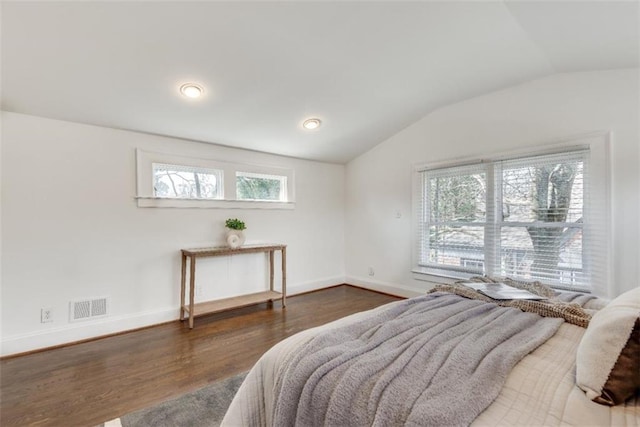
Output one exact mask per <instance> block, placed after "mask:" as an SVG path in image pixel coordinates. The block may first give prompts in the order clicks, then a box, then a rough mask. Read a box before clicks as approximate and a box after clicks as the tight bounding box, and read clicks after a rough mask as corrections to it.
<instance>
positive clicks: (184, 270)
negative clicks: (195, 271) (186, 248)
mask: <svg viewBox="0 0 640 427" xmlns="http://www.w3.org/2000/svg"><path fill="white" fill-rule="evenodd" d="M186 276H187V256H186V255H185V254H182V272H181V279H180V321H183V320H184V314H185V313H184V297H185V295H184V294H185V290H186V289H185V288H186V287H187V286H186V285H187V283H186Z"/></svg>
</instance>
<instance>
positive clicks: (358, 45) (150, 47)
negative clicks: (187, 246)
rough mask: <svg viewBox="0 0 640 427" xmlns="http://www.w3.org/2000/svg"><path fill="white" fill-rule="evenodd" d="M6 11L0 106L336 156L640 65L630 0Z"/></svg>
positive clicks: (32, 5) (82, 6) (48, 4)
mask: <svg viewBox="0 0 640 427" xmlns="http://www.w3.org/2000/svg"><path fill="white" fill-rule="evenodd" d="M1 7H2V9H1V14H2V16H1V19H2V21H1V28H0V31H1V35H2V63H1V66H2V109H3V110H7V111H13V112H19V113H25V114H32V115H37V116H43V117H50V118H55V119H62V120H69V121H74V122H80V123H88V124H95V125H101V126H107V127H113V128H119V129H129V130H135V131H142V132H148V133H153V134H160V135H167V136H173V137H180V138H186V139H191V140H196V141H202V142H209V143H216V144H222V145H228V146H234V147H241V148H246V149H251V150H258V151H264V152H269V153H276V154H281V155H286V156H294V157H300V158H307V159H313V160H320V161H328V162H337V163H344V162H347V161H349V160H350V159H353V158H354V157H356V156H358V155H359V154H361V153H363V152H365V151H367V150H368V149H370V148H371V147H373V146H375V145H376V144H378V143H380V142H382V141H383V140H385V139H387V138H388V137H390V136H391V135H393V134H395V133H397V132H398V131H400V130H401V129H403V128H404V127H406V126H408V125H409V124H411V123H413V122H415V121H416V120H418V119H420V118H421V117H423V116H425V115H426V114H427V113H429V112H430V111H433V110H434V109H437V108H439V107H441V106H444V105H447V104H451V103H454V102H457V101H460V100H463V99H467V98H471V97H474V96H477V95H481V94H484V93H487V92H491V91H494V90H498V89H501V88H505V87H508V86H512V85H515V84H519V83H522V82H526V81H529V80H532V79H536V78H540V77H543V76H547V75H551V74H554V73H561V72H570V71H587V70H601V69H612V68H629V67H634V68H637V67H638V64H639V59H638V57H639V27H640V24H639V15H638V14H639V11H638V3H637V2H635V1H626V2H616V1H602V2H598V1H548V2H547V1H544V2H543V1H483V2H475V1H472V2H457V1H422V2H402V1H387V2H367V1H360V2H340V1H338V2H323V1H319V2H312V1H308V2H307V1H304V2H283V1H275V2H268V1H258V2H245V1H235V2H218V1H210V2H185V1H174V2H166V1H135V2H115V1H114V2H91V1H74V2H55V1H45V2H26V1H21V2H18V1H15V2H12V1H3V2H2V6H1ZM185 82H196V83H198V84H200V85H202V86H203V87H204V96H202V97H201V98H199V99H197V100H190V99H186V98H185V97H183V96H182V95H181V94H180V93H179V90H178V89H179V87H180V85H181V84H183V83H185ZM309 117H317V118H319V119H321V120H322V126H321V127H320V128H318V129H316V130H314V131H307V130H305V129H303V128H302V126H301V124H302V122H303V121H304V120H305V119H306V118H309Z"/></svg>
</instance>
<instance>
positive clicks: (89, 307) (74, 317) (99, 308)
mask: <svg viewBox="0 0 640 427" xmlns="http://www.w3.org/2000/svg"><path fill="white" fill-rule="evenodd" d="M106 315H107V299H106V298H95V299H87V300H82V301H71V302H70V303H69V321H71V322H75V321H78V320H86V319H93V318H96V317H105V316H106Z"/></svg>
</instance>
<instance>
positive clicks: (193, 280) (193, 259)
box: [189, 256, 196, 329]
mask: <svg viewBox="0 0 640 427" xmlns="http://www.w3.org/2000/svg"><path fill="white" fill-rule="evenodd" d="M190 258H191V265H190V273H191V274H190V277H189V329H193V304H194V300H195V290H196V257H193V256H192V257H190Z"/></svg>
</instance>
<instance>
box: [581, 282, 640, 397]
mask: <svg viewBox="0 0 640 427" xmlns="http://www.w3.org/2000/svg"><path fill="white" fill-rule="evenodd" d="M576 384H577V385H578V387H580V388H581V389H582V390H584V391H585V393H586V394H587V397H588V398H589V399H591V400H593V401H594V402H597V403H601V404H603V405H618V404H620V403H622V402H624V401H625V400H627V399H628V398H630V397H632V396H633V395H634V394H635V393H638V392H640V287H638V288H635V289H633V290H631V291H628V292H625V293H624V294H622V295H620V296H619V297H617V298H616V299H614V300H613V301H611V302H610V303H609V304H607V306H606V307H604V308H603V309H602V310H600V311H598V312H597V313H596V314H595V315H594V316H593V318H592V319H591V321H590V322H589V327H588V328H587V330H586V332H585V334H584V336H583V337H582V341H581V342H580V345H579V346H578V352H577V354H576Z"/></svg>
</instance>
